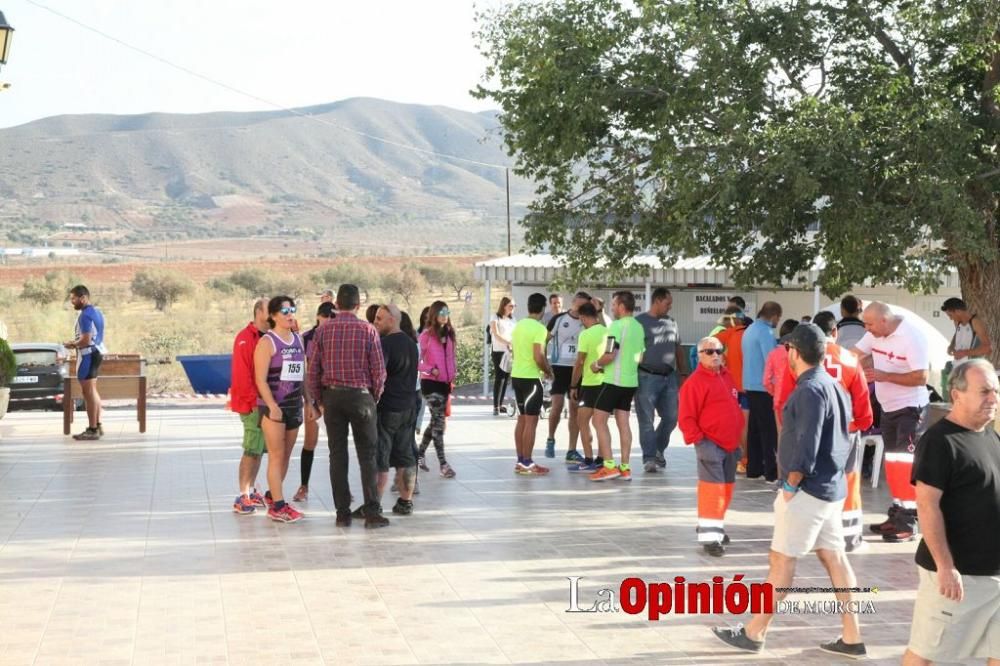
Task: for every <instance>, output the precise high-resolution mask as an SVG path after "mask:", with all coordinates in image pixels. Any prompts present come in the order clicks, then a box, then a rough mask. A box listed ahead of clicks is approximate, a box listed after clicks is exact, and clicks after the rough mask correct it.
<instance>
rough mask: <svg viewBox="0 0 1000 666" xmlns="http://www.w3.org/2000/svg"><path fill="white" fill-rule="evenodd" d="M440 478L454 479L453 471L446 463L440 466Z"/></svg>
mask: <svg viewBox="0 0 1000 666" xmlns="http://www.w3.org/2000/svg"><path fill="white" fill-rule="evenodd" d="M441 478H444V479H454V478H455V470H453V469H452V468H451V465H449V464H448V463H445V464H443V465H441Z"/></svg>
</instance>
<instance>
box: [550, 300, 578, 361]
mask: <svg viewBox="0 0 1000 666" xmlns="http://www.w3.org/2000/svg"><path fill="white" fill-rule="evenodd" d="M582 330H583V322H581V321H580V319H579V317H574V316H573V315H571V314H570V313H569V311H566V312H562V313H560V314H558V315H556V316H555V317H553V318H552V321H550V322H549V333H551V334H552V339H551V340H550V341H549V350H548V352H549V360H550V361H551V362H552V365H569V366H573V365H576V356H577V353H576V343H577V341H578V340H579V338H580V331H582Z"/></svg>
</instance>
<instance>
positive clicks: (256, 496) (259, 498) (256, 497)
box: [250, 488, 271, 509]
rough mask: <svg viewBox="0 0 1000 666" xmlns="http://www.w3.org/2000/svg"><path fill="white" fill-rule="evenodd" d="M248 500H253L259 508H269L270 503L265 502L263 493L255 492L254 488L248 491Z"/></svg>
mask: <svg viewBox="0 0 1000 666" xmlns="http://www.w3.org/2000/svg"><path fill="white" fill-rule="evenodd" d="M250 501H251V502H253V505H254V506H257V507H260V508H261V509H270V508H271V505H270V504H268V503H267V500H266V499H264V496H263V495H261V494H260V493H259V492H257V489H256V488H254V489H253V490H251V491H250Z"/></svg>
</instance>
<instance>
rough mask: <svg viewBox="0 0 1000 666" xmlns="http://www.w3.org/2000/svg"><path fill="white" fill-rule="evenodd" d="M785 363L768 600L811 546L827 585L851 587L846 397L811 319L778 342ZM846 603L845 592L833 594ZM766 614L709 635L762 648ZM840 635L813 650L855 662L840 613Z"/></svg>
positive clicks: (854, 635) (858, 649)
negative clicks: (791, 386)
mask: <svg viewBox="0 0 1000 666" xmlns="http://www.w3.org/2000/svg"><path fill="white" fill-rule="evenodd" d="M784 344H785V346H786V347H787V348H788V366H789V368H791V370H792V374H794V375H795V377H796V382H795V390H794V391H792V394H791V395H790V396H789V398H788V402H787V403H785V408H784V412H783V415H784V423H783V427H782V430H781V444H780V445H779V446H778V454H779V456H778V474H779V477H780V478H781V479H782V490H781V492H779V493H778V497H777V498H775V500H774V537H773V539H772V541H771V555H770V570H769V571H768V574H767V582H768V583H770V584H771V585H773V586H774V589H775V595H774V598H775V601H780V600H781V599H783V598H784V596H785V594H784V593H781V592H778V591H777V590H779V589H781V588H787V587H789V586H790V585H791V584H792V581H793V580H794V577H795V563H796V561H797V560H798V559H799V558H800V557H804V556H806V555H808V554H809V553H810V552H812V551H816V555H817V557H819V561H820V562H821V563H822V564H823V567H824V568H825V569H826V571H827V573H828V574H829V575H830V581H831V582H832V583H833V587H835V588H838V589H841V590H843V589H845V588H853V587H856V586H857V579H856V578H855V576H854V571H853V570H852V569H851V564H850V562H848V561H847V555H846V553H845V552H844V537H843V524H842V517H841V511H842V508H843V504H844V498H845V497H846V496H847V483H846V480H845V476H844V468H845V467H846V465H847V457H848V455H849V454H850V450H851V440H850V435H848V432H847V429H848V426H849V425H850V423H851V419H852V413H851V399H850V398H849V397H848V396H847V394H846V393H845V392H844V389H843V388H841V386H840V383H839V382H838V381H837V380H835V379H834V378H833V377H831V376H830V375H829V373H827V371H826V370H825V369H824V368H823V366H822V363H823V357H824V355H825V353H826V335H825V334H824V333H823V331H822V330H820V328H819V327H818V326H816V324H799V325H798V326H796V327H795V329H794V330H793V331H792V333H791V334H790V335H789V336H788V339H787V340H786V341H785V343H784ZM836 595H837V601H842V602H844V605H845V608H848V607H849V606H850V604H849V603H848V602H850V601H851V593H850V592H837V593H836ZM772 619H774V616H773V615H771V614H758V615H754V616H753V618H752V619H751V620H750V622H749V624H747V626H746V627H743V626H742V625H737V626H736V627H715V628H714V629H712V632H713V633H714V634H715V636H716V637H717V638H718V639H719V640H721V641H722V642H724V643H726V644H727V645H729V646H731V647H734V648H738V649H740V650H744V651H747V652H760V651H762V650H763V649H764V638H765V634H767V628H768V626H770V624H771V620H772ZM841 621H842V623H843V635H842V636H841V637H840V638H838V639H837V640H835V641H831V642H829V643H823V644H821V645H820V646H819V647H820V649H822V650H824V651H826V652H830V653H832V654H837V655H841V656H846V657H852V658H855V659H859V658H863V657H864V656H866V655H867V651H866V650H865V644H864V643H862V642H861V628H860V626H859V625H858V618H857V616H856V615H854V614H852V613H850V612H845V613H843V614H842V615H841Z"/></svg>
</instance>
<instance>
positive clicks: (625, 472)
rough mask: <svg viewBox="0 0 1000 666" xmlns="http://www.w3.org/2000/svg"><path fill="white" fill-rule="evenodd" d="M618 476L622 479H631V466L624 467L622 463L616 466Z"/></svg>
mask: <svg viewBox="0 0 1000 666" xmlns="http://www.w3.org/2000/svg"><path fill="white" fill-rule="evenodd" d="M618 478H619V479H621V480H622V481H631V480H632V468H631V467H625V466H624V465H622V466H621V467H619V468H618Z"/></svg>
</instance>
